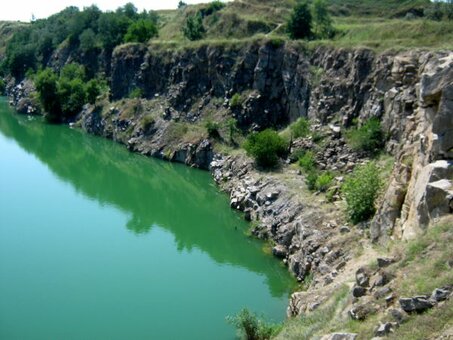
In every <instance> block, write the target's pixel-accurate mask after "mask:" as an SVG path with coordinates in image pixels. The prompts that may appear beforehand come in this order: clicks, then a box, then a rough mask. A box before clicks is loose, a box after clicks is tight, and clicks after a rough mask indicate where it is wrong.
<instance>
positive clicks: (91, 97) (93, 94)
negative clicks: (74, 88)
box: [86, 79, 101, 104]
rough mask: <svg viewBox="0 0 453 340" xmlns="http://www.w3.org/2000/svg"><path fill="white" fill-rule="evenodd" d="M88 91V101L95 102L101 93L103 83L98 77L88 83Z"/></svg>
mask: <svg viewBox="0 0 453 340" xmlns="http://www.w3.org/2000/svg"><path fill="white" fill-rule="evenodd" d="M86 92H87V101H88V103H90V104H94V103H95V102H96V98H97V97H98V96H99V94H100V93H101V84H100V82H99V80H97V79H91V80H90V81H89V82H88V83H87V84H86Z"/></svg>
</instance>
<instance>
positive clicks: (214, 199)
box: [0, 98, 293, 339]
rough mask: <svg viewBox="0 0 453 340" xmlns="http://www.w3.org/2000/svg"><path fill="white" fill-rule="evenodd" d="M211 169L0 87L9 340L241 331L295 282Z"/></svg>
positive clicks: (0, 199)
mask: <svg viewBox="0 0 453 340" xmlns="http://www.w3.org/2000/svg"><path fill="white" fill-rule="evenodd" d="M246 228H247V225H246V224H245V222H243V220H242V219H241V218H240V216H238V215H237V214H235V213H234V212H233V211H231V210H230V209H229V207H228V200H227V198H226V197H225V196H224V195H223V194H221V193H219V192H218V191H217V189H216V188H215V186H214V185H213V182H212V180H211V178H210V176H209V174H208V173H207V172H203V171H198V170H194V169H190V168H188V167H185V166H183V165H175V164H170V163H166V162H161V161H158V160H153V159H148V158H145V157H142V156H139V155H135V154H131V153H129V152H128V151H127V150H125V148H124V147H122V146H120V145H117V144H116V143H114V142H111V141H107V140H104V139H102V138H96V137H93V136H88V135H86V134H83V133H81V132H79V131H76V130H71V129H69V128H67V127H63V126H51V125H47V124H43V123H42V122H41V121H40V120H39V119H30V118H27V117H24V116H18V115H16V114H15V113H13V112H12V110H11V109H9V108H8V106H7V104H6V100H5V99H4V98H2V99H0V339H234V337H235V330H234V329H233V327H232V326H230V325H229V324H227V323H226V322H225V317H226V316H227V315H233V314H235V313H237V312H238V311H239V310H240V309H241V308H243V307H245V306H247V307H248V308H249V309H251V310H253V311H255V312H258V313H260V314H263V315H264V316H266V317H267V318H269V319H272V320H274V321H280V320H282V318H283V317H284V315H285V308H286V304H287V301H288V294H289V290H290V287H291V285H292V283H293V281H292V279H291V278H290V276H289V275H288V273H287V271H286V269H285V268H283V267H282V266H281V265H280V264H279V263H278V262H277V261H276V260H275V259H273V258H272V257H270V256H267V255H264V254H263V252H262V251H261V247H262V244H260V243H258V242H255V241H253V240H250V239H248V238H246V237H244V234H243V232H244V230H245V229H246Z"/></svg>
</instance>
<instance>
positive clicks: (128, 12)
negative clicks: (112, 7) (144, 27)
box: [116, 2, 138, 19]
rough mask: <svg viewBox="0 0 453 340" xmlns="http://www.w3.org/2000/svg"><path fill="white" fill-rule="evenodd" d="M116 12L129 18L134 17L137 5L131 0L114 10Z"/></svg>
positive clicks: (135, 16)
mask: <svg viewBox="0 0 453 340" xmlns="http://www.w3.org/2000/svg"><path fill="white" fill-rule="evenodd" d="M116 13H118V14H124V15H125V16H126V17H127V18H129V19H136V18H137V16H138V14H137V7H135V6H134V4H133V3H132V2H128V3H127V4H125V5H124V6H123V7H119V8H118V9H117V10H116Z"/></svg>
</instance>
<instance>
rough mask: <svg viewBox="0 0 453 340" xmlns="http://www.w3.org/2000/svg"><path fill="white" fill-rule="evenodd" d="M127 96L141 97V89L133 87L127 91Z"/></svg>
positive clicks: (132, 97)
mask: <svg viewBox="0 0 453 340" xmlns="http://www.w3.org/2000/svg"><path fill="white" fill-rule="evenodd" d="M128 97H129V98H131V99H134V98H142V97H143V90H142V89H141V88H139V87H135V88H133V89H132V90H131V92H129V95H128Z"/></svg>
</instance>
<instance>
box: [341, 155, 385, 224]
mask: <svg viewBox="0 0 453 340" xmlns="http://www.w3.org/2000/svg"><path fill="white" fill-rule="evenodd" d="M380 188H381V180H380V178H379V169H378V168H377V166H376V165H375V164H374V163H373V162H370V163H368V164H366V165H363V166H360V167H358V168H357V169H356V170H355V171H354V173H353V174H352V175H350V176H349V177H348V178H347V179H346V181H345V183H344V185H343V188H342V190H343V194H344V196H345V199H346V204H347V213H348V216H349V219H350V220H351V222H353V223H359V222H362V221H366V220H367V219H369V218H370V217H372V216H373V215H374V212H375V211H376V207H375V203H376V198H377V196H378V193H379V189H380Z"/></svg>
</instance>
